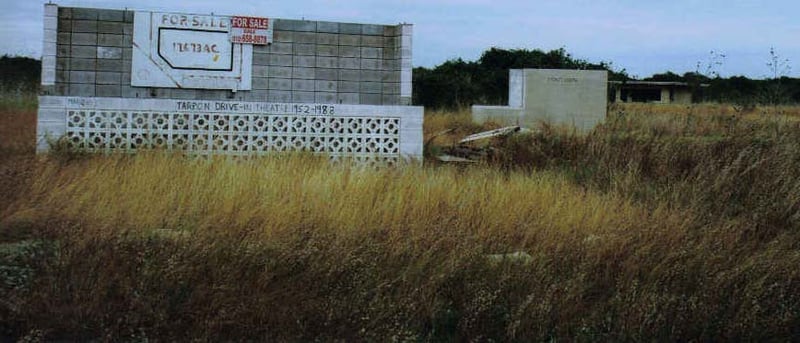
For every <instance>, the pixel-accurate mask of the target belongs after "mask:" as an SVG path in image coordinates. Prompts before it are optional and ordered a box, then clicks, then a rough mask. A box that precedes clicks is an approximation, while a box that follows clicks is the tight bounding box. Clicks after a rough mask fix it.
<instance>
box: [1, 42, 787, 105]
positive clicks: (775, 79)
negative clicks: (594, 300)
mask: <svg viewBox="0 0 800 343" xmlns="http://www.w3.org/2000/svg"><path fill="white" fill-rule="evenodd" d="M770 53H771V54H772V56H773V61H771V63H773V64H772V66H775V63H777V62H775V58H774V57H775V55H774V52H773V51H771V52H770ZM768 65H769V63H768ZM521 68H547V69H583V70H607V71H609V80H614V81H628V80H633V78H632V77H631V76H629V75H628V74H627V72H626V71H625V70H624V69H622V70H619V71H617V70H614V68H613V67H612V64H611V62H599V63H592V62H588V61H586V60H582V59H578V58H575V57H573V56H572V55H571V54H570V53H568V52H567V51H566V50H565V49H564V48H561V49H555V50H550V51H543V50H539V49H533V50H528V49H510V50H507V49H500V48H491V49H488V50H486V51H484V52H483V54H482V55H481V57H480V58H479V59H478V60H477V61H464V60H463V59H460V58H458V59H453V60H449V61H446V62H444V63H442V64H440V65H438V66H436V67H434V68H424V67H417V68H414V72H413V86H414V87H413V103H414V105H419V106H425V107H427V108H431V109H457V108H462V107H467V106H470V105H473V104H480V105H506V104H508V70H509V69H521ZM706 74H711V76H709V75H706ZM40 75H41V62H40V61H39V60H37V59H33V58H29V57H19V56H8V55H4V56H2V57H0V92H2V94H12V95H14V94H16V95H20V94H36V93H37V91H38V87H39V77H40ZM642 80H644V81H674V82H686V83H688V84H689V85H690V87H691V88H692V90H693V93H694V95H695V96H694V98H695V100H697V101H712V102H725V103H734V104H740V105H744V106H749V105H756V104H763V105H780V104H797V103H800V79H797V78H790V77H787V76H785V75H781V73H779V72H777V71H776V72H775V73H774V75H772V77H770V78H767V79H763V80H757V79H749V78H747V77H744V76H732V77H727V78H722V77H720V76H719V75H718V74H716V73H701V72H697V71H695V72H687V73H684V74H683V75H679V74H675V73H673V72H666V73H661V74H655V75H652V76H650V77H646V78H643V79H642ZM704 85H707V86H704Z"/></svg>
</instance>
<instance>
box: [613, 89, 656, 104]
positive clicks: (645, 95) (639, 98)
mask: <svg viewBox="0 0 800 343" xmlns="http://www.w3.org/2000/svg"><path fill="white" fill-rule="evenodd" d="M621 95H622V100H623V101H625V102H661V90H660V89H630V90H622V94H621Z"/></svg>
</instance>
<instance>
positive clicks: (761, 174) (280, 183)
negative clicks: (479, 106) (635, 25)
mask: <svg viewBox="0 0 800 343" xmlns="http://www.w3.org/2000/svg"><path fill="white" fill-rule="evenodd" d="M624 110H625V113H624V114H620V113H617V112H616V110H612V111H611V112H612V113H611V114H610V116H609V120H608V122H607V124H606V125H604V126H603V127H601V128H598V129H597V130H595V131H594V132H592V133H591V134H589V135H588V136H579V135H576V134H574V133H572V132H568V131H561V130H558V129H551V128H548V127H546V126H545V127H543V128H542V130H540V131H539V132H537V133H533V134H530V135H520V136H517V137H514V138H512V139H510V140H508V141H506V142H502V143H498V144H500V145H499V146H500V149H502V150H504V151H506V154H505V155H503V154H500V155H498V156H496V159H495V160H493V161H490V162H489V163H486V164H482V165H478V166H471V167H468V168H464V167H451V166H439V165H434V164H433V163H430V164H428V165H426V166H425V167H422V168H394V169H381V170H374V169H363V168H357V167H351V166H345V165H330V164H328V163H327V162H325V161H321V160H319V159H316V158H314V157H311V156H302V155H300V156H285V155H281V156H272V157H268V158H262V159H252V160H242V159H225V158H217V159H194V158H187V157H183V156H178V155H170V154H166V153H160V152H152V153H142V154H138V155H136V156H117V155H113V156H78V157H77V158H42V159H32V162H30V163H28V164H25V165H15V166H13V167H8V168H11V169H15V170H22V171H20V172H18V173H16V174H13V175H8V176H4V180H3V181H2V182H3V183H2V184H3V185H10V184H14V188H13V189H10V191H9V192H7V193H8V194H9V195H8V196H7V198H8V199H10V200H5V201H4V202H2V203H0V204H2V207H0V242H2V244H0V281H1V283H0V298H2V299H4V300H2V301H1V302H0V333H2V334H4V335H7V336H8V337H11V338H43V339H69V340H88V339H102V340H140V339H157V340H193V339H198V340H300V341H308V340H390V339H391V340H421V341H441V340H478V341H481V340H504V341H508V340H519V341H540V340H554V339H566V340H592V341H597V340H723V339H726V340H736V339H741V340H792V339H793V338H796V337H800V332H799V331H798V330H800V329H799V328H800V295H799V294H798V293H797V292H796V289H800V271H798V268H797V265H799V264H798V263H800V247H799V246H798V243H797V242H799V241H800V240H798V225H797V222H796V220H797V219H798V216H797V211H796V209H797V208H796V207H795V206H796V204H797V201H796V200H797V197H796V194H797V193H796V192H797V189H798V188H797V187H798V186H797V182H796V181H795V180H794V178H795V176H796V175H798V170H797V169H796V168H797V167H796V166H794V164H796V161H798V160H800V159H798V158H797V157H798V155H796V148H793V145H792V144H791V143H792V142H796V140H795V137H797V136H796V135H795V134H796V132H797V131H798V130H796V127H795V125H796V124H794V123H793V121H792V120H790V119H791V118H788V119H785V120H784V119H780V118H778V119H776V120H777V121H775V120H773V119H770V118H761V117H754V118H752V120H751V119H749V118H748V119H742V120H739V121H737V122H736V124H734V126H733V127H732V128H731V126H726V125H725V124H724V123H725V121H724V118H726V117H725V116H726V115H724V114H720V113H717V110H713V109H710V110H708V112H707V113H701V112H699V111H698V112H692V113H688V112H685V111H686V110H685V109H683V108H677V107H676V108H673V111H674V112H672V113H670V112H669V111H667V110H665V107H652V108H650V107H641V108H636V107H628V108H625V109H624ZM661 111H664V113H661ZM692 111H697V108H693V109H692ZM690 117H692V119H691V121H690V120H689V119H687V118H690ZM789 117H791V115H789ZM448 128H453V129H454V130H453V131H451V133H448V134H446V135H441V136H439V137H438V138H436V139H434V140H432V143H431V144H432V145H436V144H452V143H450V142H448V140H451V139H456V138H457V136H458V135H460V134H461V133H462V132H463V133H465V134H466V133H472V132H474V131H476V130H480V129H482V128H483V127H480V126H477V125H475V124H472V123H471V122H470V121H469V120H468V117H467V115H466V114H465V113H463V112H462V113H461V114H459V115H456V116H452V117H448V115H447V114H444V113H440V114H435V115H429V116H427V117H426V129H425V130H426V135H429V136H428V137H430V135H432V134H434V133H437V132H441V131H442V130H444V129H448ZM447 135H452V136H451V137H448V136H447ZM514 252H519V253H524V254H516V255H514V256H516V257H512V256H508V257H507V258H502V257H500V258H498V257H497V256H495V257H489V256H490V255H497V254H505V253H514ZM520 256H522V257H520Z"/></svg>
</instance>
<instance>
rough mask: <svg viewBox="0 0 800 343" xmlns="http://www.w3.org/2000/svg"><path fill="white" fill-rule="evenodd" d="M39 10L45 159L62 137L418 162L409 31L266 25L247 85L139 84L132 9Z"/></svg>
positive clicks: (94, 144)
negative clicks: (268, 30)
mask: <svg viewBox="0 0 800 343" xmlns="http://www.w3.org/2000/svg"><path fill="white" fill-rule="evenodd" d="M44 7H45V16H44V41H43V58H42V91H41V96H40V106H39V118H38V127H37V140H38V141H37V146H38V150H39V151H40V152H44V151H47V150H49V145H50V144H51V143H52V142H53V141H54V140H55V139H59V138H65V139H66V141H67V143H68V144H69V145H70V146H72V147H75V148H80V149H84V150H89V151H104V152H111V151H117V150H125V151H131V150H137V149H147V148H168V149H181V150H186V151H189V152H192V153H199V154H210V153H215V154H216V153H222V154H251V153H262V152H270V151H286V150H305V151H312V152H319V153H327V154H329V155H331V156H332V157H335V158H338V157H342V156H345V157H356V158H357V159H361V160H381V161H389V162H392V161H397V160H400V159H407V158H412V159H417V160H421V158H422V112H423V109H422V108H421V107H413V106H408V105H410V102H411V33H412V32H411V29H412V26H411V25H409V24H400V25H375V24H353V23H336V22H322V21H305V20H291V19H273V18H270V20H272V21H273V43H272V44H270V45H254V46H252V65H251V70H250V74H251V75H250V77H251V86H250V89H247V90H238V91H232V90H230V89H189V88H178V87H175V88H160V87H134V86H132V85H131V73H132V65H133V63H132V60H133V59H134V58H133V49H134V47H133V43H134V21H135V20H138V19H135V18H136V15H137V12H136V11H132V10H110V9H94V8H73V7H59V6H57V5H55V4H46V5H45V6H44Z"/></svg>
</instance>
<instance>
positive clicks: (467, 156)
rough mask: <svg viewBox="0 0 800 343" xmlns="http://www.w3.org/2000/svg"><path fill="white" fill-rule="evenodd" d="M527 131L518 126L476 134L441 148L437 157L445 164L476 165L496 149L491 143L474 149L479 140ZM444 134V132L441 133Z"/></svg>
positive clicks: (489, 156)
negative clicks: (456, 143)
mask: <svg viewBox="0 0 800 343" xmlns="http://www.w3.org/2000/svg"><path fill="white" fill-rule="evenodd" d="M523 130H524V131H527V130H526V129H522V128H521V127H519V126H507V127H501V128H499V129H494V130H489V131H484V132H478V133H476V134H472V135H469V136H467V137H464V138H463V139H461V140H460V141H459V142H458V145H454V146H451V147H444V148H442V154H441V155H439V156H437V157H436V159H438V160H439V161H441V162H446V163H476V162H479V161H485V160H488V159H490V158H491V157H492V156H494V155H495V154H496V152H497V151H498V148H496V147H494V146H492V143H491V142H490V143H488V144H485V145H484V146H480V147H476V146H474V143H475V142H477V141H481V140H488V139H492V138H494V139H497V138H501V139H504V138H507V137H509V136H512V135H514V134H516V133H519V132H522V131H523ZM443 132H444V131H443Z"/></svg>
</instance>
